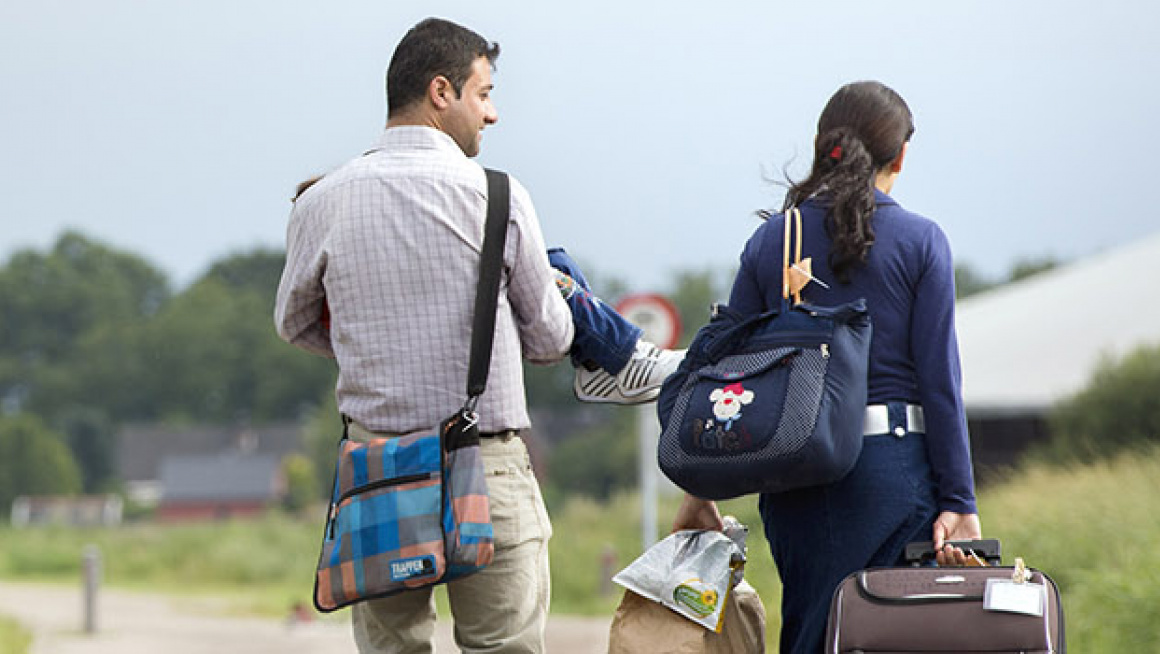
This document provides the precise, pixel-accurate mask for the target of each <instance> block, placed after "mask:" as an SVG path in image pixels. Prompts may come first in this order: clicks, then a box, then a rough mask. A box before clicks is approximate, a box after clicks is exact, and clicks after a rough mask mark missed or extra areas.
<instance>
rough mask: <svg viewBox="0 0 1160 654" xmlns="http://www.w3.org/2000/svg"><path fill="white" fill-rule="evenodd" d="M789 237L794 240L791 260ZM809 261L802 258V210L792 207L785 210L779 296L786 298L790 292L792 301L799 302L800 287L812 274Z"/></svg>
mask: <svg viewBox="0 0 1160 654" xmlns="http://www.w3.org/2000/svg"><path fill="white" fill-rule="evenodd" d="M791 221H792V222H791ZM795 237H796V238H795ZM790 239H794V240H795V242H794V245H793V260H792V261H790ZM810 263H811V262H810V260H809V259H808V258H807V259H805V260H802V212H801V210H799V209H798V208H797V207H792V208H790V209H788V210H787V211H786V212H785V247H784V252H783V254H782V264H783V266H782V275H781V280H782V283H781V297H782V298H783V299H786V300H788V299H789V296H790V295H791V294H792V295H793V303H794V304H800V303H801V301H802V289H803V288H805V286H806V284H808V283H810V278H811V275H812V271H811V270H810V268H811V265H810Z"/></svg>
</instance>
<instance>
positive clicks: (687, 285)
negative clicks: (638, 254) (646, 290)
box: [669, 270, 732, 345]
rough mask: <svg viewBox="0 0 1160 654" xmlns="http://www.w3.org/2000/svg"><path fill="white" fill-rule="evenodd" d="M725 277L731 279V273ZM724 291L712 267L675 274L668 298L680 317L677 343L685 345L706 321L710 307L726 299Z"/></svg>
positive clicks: (725, 289)
mask: <svg viewBox="0 0 1160 654" xmlns="http://www.w3.org/2000/svg"><path fill="white" fill-rule="evenodd" d="M729 277H730V280H731V279H732V275H730V276H729ZM726 283H729V282H728V281H727V282H726ZM727 293H728V288H723V284H722V283H721V275H720V273H718V272H715V271H713V270H703V271H700V272H682V273H678V274H677V276H676V280H675V282H674V283H673V290H672V292H671V293H670V294H669V299H670V300H671V301H672V303H673V304H674V305H676V307H677V313H678V314H679V315H680V317H681V331H682V334H681V338H680V342H679V344H680V345H688V343H689V341H691V340H693V336H694V335H695V334H696V333H697V330H698V329H700V328H701V327H703V326H704V325H705V324H706V323H708V322H709V314H710V309H711V308H712V306H713V305H714V304H716V303H718V302H720V303H725V302H726V301H727V300H728V299H729V298H728V297H727V296H726V295H727Z"/></svg>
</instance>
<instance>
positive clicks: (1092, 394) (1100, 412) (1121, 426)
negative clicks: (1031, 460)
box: [1034, 345, 1160, 463]
mask: <svg viewBox="0 0 1160 654" xmlns="http://www.w3.org/2000/svg"><path fill="white" fill-rule="evenodd" d="M1157 397H1160V345H1154V346H1148V347H1140V348H1137V349H1136V350H1134V351H1133V352H1131V353H1129V354H1128V355H1127V356H1125V357H1123V358H1122V359H1118V360H1116V359H1113V358H1110V357H1109V358H1106V359H1105V360H1104V361H1102V362H1101V364H1100V365H1099V367H1098V368H1097V369H1096V372H1095V374H1094V375H1093V376H1092V380H1091V382H1090V383H1089V384H1088V386H1087V387H1086V388H1085V389H1084V390H1082V391H1080V392H1079V393H1077V394H1076V395H1075V396H1073V397H1071V398H1069V399H1068V400H1066V401H1064V402H1061V403H1060V404H1059V405H1058V406H1057V407H1056V408H1055V409H1054V410H1053V411H1052V413H1051V415H1050V416H1049V425H1050V428H1051V433H1052V439H1051V442H1050V443H1049V444H1047V445H1045V446H1044V447H1042V448H1040V449H1038V450H1036V451H1035V452H1034V454H1035V455H1036V456H1038V457H1040V458H1043V459H1046V460H1048V461H1051V462H1055V463H1066V462H1076V461H1094V460H1100V459H1106V458H1109V457H1112V456H1114V455H1116V454H1118V453H1120V452H1124V451H1139V450H1141V449H1143V448H1146V447H1148V446H1151V445H1153V444H1154V443H1156V442H1157V441H1160V401H1157Z"/></svg>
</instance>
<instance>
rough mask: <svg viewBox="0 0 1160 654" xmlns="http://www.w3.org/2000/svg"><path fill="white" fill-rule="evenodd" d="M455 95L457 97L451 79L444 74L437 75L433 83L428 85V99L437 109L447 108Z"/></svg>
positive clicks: (432, 80)
mask: <svg viewBox="0 0 1160 654" xmlns="http://www.w3.org/2000/svg"><path fill="white" fill-rule="evenodd" d="M455 97H457V94H456V93H455V89H454V88H453V87H452V86H451V81H450V80H448V79H447V78H446V77H444V76H442V75H436V76H435V77H433V78H432V79H431V83H430V84H428V85H427V99H429V100H430V101H431V104H433V105H435V107H436V108H437V109H446V108H447V105H448V104H449V103H450V101H451V99H453V98H455Z"/></svg>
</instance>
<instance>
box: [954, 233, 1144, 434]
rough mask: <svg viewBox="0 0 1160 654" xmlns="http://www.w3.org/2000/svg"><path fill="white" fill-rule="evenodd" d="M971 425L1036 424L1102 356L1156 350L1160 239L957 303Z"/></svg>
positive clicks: (1085, 378)
mask: <svg viewBox="0 0 1160 654" xmlns="http://www.w3.org/2000/svg"><path fill="white" fill-rule="evenodd" d="M957 329H958V335H959V348H960V355H961V358H962V364H963V399H964V402H965V404H966V408H967V414H968V416H970V417H971V418H972V419H1002V418H1003V417H1012V418H1014V417H1032V416H1036V417H1041V416H1042V415H1043V414H1044V413H1045V412H1046V411H1047V410H1048V409H1049V408H1050V407H1051V406H1052V405H1053V404H1054V403H1056V402H1057V401H1059V400H1062V399H1064V398H1066V397H1068V396H1070V395H1072V394H1074V393H1076V392H1078V391H1080V390H1082V389H1083V388H1084V387H1085V386H1087V384H1088V383H1089V382H1090V381H1091V377H1092V373H1093V372H1094V371H1095V369H1096V367H1097V365H1098V364H1099V362H1100V361H1101V358H1103V357H1108V356H1111V357H1117V358H1118V357H1122V356H1123V355H1124V354H1126V353H1128V352H1130V351H1132V350H1134V349H1135V348H1137V347H1140V346H1144V345H1155V344H1160V234H1155V235H1153V236H1150V237H1148V238H1145V239H1141V240H1139V241H1137V242H1135V243H1133V244H1130V245H1127V246H1124V247H1121V248H1118V249H1114V250H1108V251H1105V252H1100V253H1097V254H1094V255H1092V256H1090V257H1086V258H1083V259H1080V260H1078V261H1076V262H1075V263H1072V264H1068V265H1065V266H1061V267H1058V268H1055V269H1053V270H1050V271H1047V272H1044V273H1040V274H1037V275H1034V276H1032V277H1028V278H1026V279H1024V280H1021V281H1018V282H1014V283H1011V284H1006V285H1004V286H1002V287H999V288H997V289H995V290H993V291H989V292H986V293H980V294H979V295H976V296H972V297H969V298H967V299H965V300H963V301H961V302H960V303H959V305H958V308H957Z"/></svg>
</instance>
